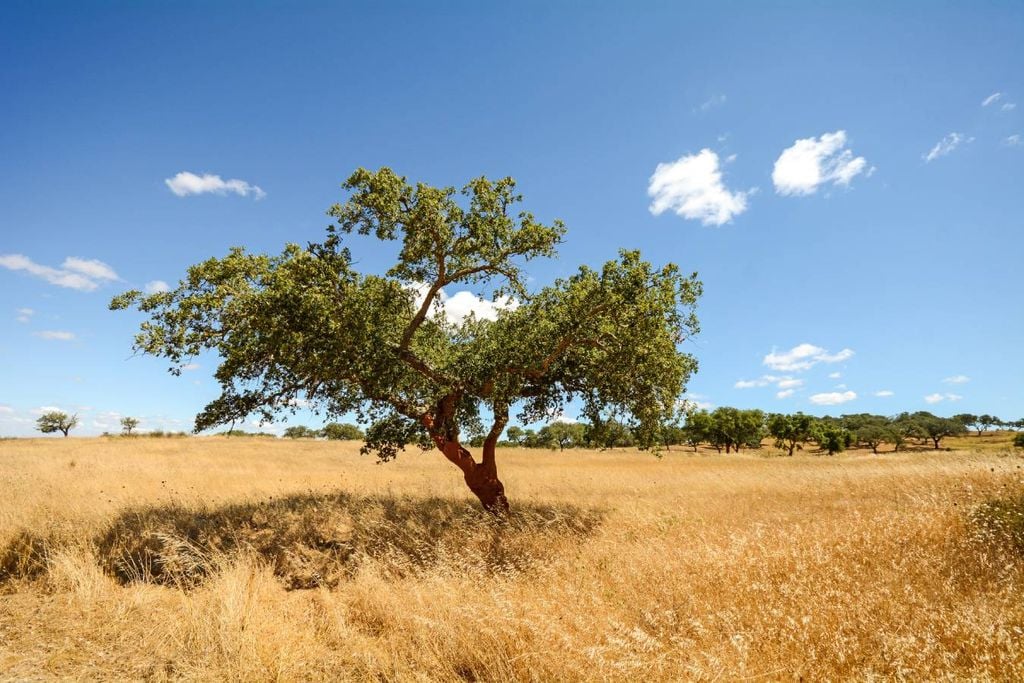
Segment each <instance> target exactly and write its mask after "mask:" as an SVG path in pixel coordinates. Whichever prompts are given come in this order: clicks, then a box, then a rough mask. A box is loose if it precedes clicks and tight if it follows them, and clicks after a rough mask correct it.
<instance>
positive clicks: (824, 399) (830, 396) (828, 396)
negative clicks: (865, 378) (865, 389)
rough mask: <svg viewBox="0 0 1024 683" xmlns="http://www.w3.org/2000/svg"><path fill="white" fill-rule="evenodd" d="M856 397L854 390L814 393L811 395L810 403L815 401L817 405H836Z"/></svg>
mask: <svg viewBox="0 0 1024 683" xmlns="http://www.w3.org/2000/svg"><path fill="white" fill-rule="evenodd" d="M855 398H857V394H856V392H853V391H844V392H841V393H840V392H838V391H832V392H828V393H824V394H814V395H813V396H811V403H815V404H817V405H819V406H836V405H839V404H841V403H846V402H847V401H852V400H853V399H855Z"/></svg>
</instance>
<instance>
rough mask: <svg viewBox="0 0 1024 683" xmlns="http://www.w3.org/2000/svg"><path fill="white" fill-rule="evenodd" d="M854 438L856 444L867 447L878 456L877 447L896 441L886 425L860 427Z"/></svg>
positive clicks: (892, 432) (892, 431)
mask: <svg viewBox="0 0 1024 683" xmlns="http://www.w3.org/2000/svg"><path fill="white" fill-rule="evenodd" d="M854 438H855V439H856V440H857V443H859V444H861V445H864V446H867V447H868V448H870V449H871V452H872V453H874V454H875V455H878V447H879V446H881V445H882V444H883V443H894V442H895V441H896V436H895V431H894V430H893V428H892V427H890V426H889V425H887V424H877V423H873V424H865V425H863V426H861V427H860V428H859V429H858V430H857V431H856V433H855V434H854Z"/></svg>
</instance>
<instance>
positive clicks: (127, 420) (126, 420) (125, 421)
mask: <svg viewBox="0 0 1024 683" xmlns="http://www.w3.org/2000/svg"><path fill="white" fill-rule="evenodd" d="M138 426H139V421H138V420H137V419H135V418H134V417H122V418H121V433H122V434H124V435H125V436H131V434H132V430H134V429H135V428H136V427H138Z"/></svg>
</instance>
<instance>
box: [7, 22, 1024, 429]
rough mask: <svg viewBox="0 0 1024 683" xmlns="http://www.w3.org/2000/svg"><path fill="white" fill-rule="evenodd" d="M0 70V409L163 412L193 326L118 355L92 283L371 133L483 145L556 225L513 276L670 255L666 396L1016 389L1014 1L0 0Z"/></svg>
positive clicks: (293, 211) (849, 401)
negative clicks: (552, 249) (685, 329)
mask: <svg viewBox="0 0 1024 683" xmlns="http://www.w3.org/2000/svg"><path fill="white" fill-rule="evenodd" d="M488 5H490V6H488ZM0 93H3V95H2V99H0V102H2V105H3V106H0V266H2V267H0V357H2V359H3V362H2V363H0V434H29V433H31V430H32V422H33V420H34V418H35V417H36V415H37V414H38V411H39V410H40V409H41V408H43V407H47V406H54V407H60V408H62V409H65V410H69V411H77V412H78V413H80V415H81V417H82V420H83V427H82V428H81V429H80V430H79V433H80V434H90V433H98V432H101V431H104V430H107V429H109V430H114V431H116V429H117V425H116V422H117V420H116V418H117V416H118V415H135V416H140V417H141V418H142V420H143V427H144V428H172V429H187V428H189V427H190V424H191V419H192V417H193V415H194V414H195V413H196V412H197V411H198V410H199V409H200V408H201V407H202V406H203V405H204V404H205V402H207V401H208V400H210V399H211V398H213V397H214V396H215V395H216V393H217V387H216V384H215V383H214V382H213V381H212V379H211V377H210V374H211V372H212V370H213V368H214V366H215V363H216V359H215V358H201V359H199V360H198V366H199V367H197V368H196V369H194V370H192V371H189V372H186V373H184V374H183V375H182V376H181V377H173V376H171V375H169V374H168V373H167V372H166V370H165V366H164V365H163V364H161V363H160V362H159V361H157V360H155V359H151V358H142V357H131V350H130V347H131V339H132V335H133V333H134V330H135V328H136V327H137V325H138V322H139V321H140V318H139V317H138V316H137V315H135V314H133V313H123V312H122V313H111V312H109V311H108V310H107V304H108V302H109V300H110V297H111V296H112V295H113V294H115V293H117V292H120V291H122V290H124V289H127V288H131V287H139V288H141V287H144V286H146V285H147V283H153V282H155V281H164V282H168V283H172V284H173V283H174V282H176V281H177V279H178V278H179V277H180V276H181V275H182V273H183V272H184V269H185V268H186V267H187V266H188V265H190V264H192V263H195V262H198V261H200V260H203V259H205V258H208V257H210V256H214V255H223V254H224V253H225V252H226V250H227V248H228V247H229V246H232V245H245V246H246V247H248V248H249V249H251V250H255V251H271V252H277V251H279V250H280V248H281V246H282V245H283V244H284V243H285V242H288V241H291V242H298V243H305V242H307V241H310V240H318V239H320V237H321V236H322V235H323V229H324V227H325V226H326V225H327V224H328V222H329V221H328V219H327V217H326V216H325V215H324V212H325V210H326V209H327V207H328V206H329V205H330V204H332V203H334V202H336V201H339V200H340V199H342V198H343V195H342V193H341V191H340V189H339V184H340V183H341V182H342V181H343V180H344V179H345V178H346V177H347V175H348V174H349V173H350V172H351V171H352V170H353V169H355V168H356V167H358V166H364V167H369V168H376V167H379V166H382V165H387V166H390V167H392V168H394V169H395V170H396V171H398V172H399V173H402V174H404V175H407V176H408V177H409V178H410V179H412V180H423V181H426V182H430V183H432V184H440V185H448V184H452V185H461V184H463V183H464V182H465V181H467V180H468V179H470V178H472V177H475V176H478V175H481V174H486V175H488V176H492V177H500V176H505V175H511V176H513V177H515V178H516V179H517V180H518V182H519V187H520V189H521V191H522V192H523V194H524V195H525V198H526V208H528V209H529V210H531V211H533V212H534V213H535V214H536V215H537V217H538V218H540V219H542V220H551V219H554V218H561V219H563V220H564V221H565V222H566V223H567V225H568V228H569V232H568V235H567V239H566V242H565V244H564V245H563V247H562V249H561V252H560V257H559V258H558V259H557V260H555V261H550V262H547V263H539V262H534V263H532V264H531V265H530V268H529V272H530V275H531V276H532V277H533V278H535V281H536V282H537V283H538V284H542V283H545V282H548V281H550V280H552V279H553V278H555V277H558V276H561V275H566V274H568V273H570V272H573V271H575V269H576V268H577V267H578V266H579V265H580V264H583V263H587V264H590V265H596V264H600V263H602V262H603V261H605V260H607V259H609V258H612V257H614V255H615V254H616V251H617V249H618V248H620V247H630V248H640V249H641V250H642V251H643V252H644V254H645V255H646V256H647V257H648V258H649V259H651V260H653V261H656V262H662V261H667V260H671V261H674V262H676V263H678V264H679V265H680V266H681V267H682V268H683V269H684V270H685V271H690V270H696V271H698V272H699V273H700V277H701V279H702V280H703V282H704V285H705V295H704V297H703V299H702V300H701V302H700V305H699V310H698V312H699V317H700V319H701V324H702V328H703V329H702V332H701V334H700V336H699V337H698V338H696V339H693V340H692V341H689V342H687V343H686V349H687V350H688V351H690V352H692V353H694V354H695V355H696V356H697V358H698V359H699V361H700V364H701V367H700V371H699V372H698V373H697V375H696V376H695V377H694V378H693V379H692V381H691V382H690V386H689V392H690V394H691V396H692V397H693V398H695V399H696V400H698V401H700V402H704V403H708V404H713V405H735V406H739V407H758V408H763V409H765V410H771V411H787V412H788V411H796V410H803V411H805V412H812V413H816V414H825V413H831V414H838V413H845V412H862V411H868V412H876V413H883V414H889V413H895V412H899V411H902V410H920V409H928V410H932V411H934V412H936V413H939V414H953V413H957V412H976V413H980V412H989V413H994V414H997V415H999V416H1000V417H1003V418H1004V419H1018V418H1021V417H1024V392H1022V391H1021V387H1022V386H1024V364H1022V361H1021V351H1020V350H1021V349H1022V348H1024V299H1022V297H1021V294H1022V292H1024V285H1022V280H1021V263H1022V261H1021V259H1022V256H1024V230H1022V222H1024V221H1022V218H1021V217H1022V215H1024V191H1022V188H1024V5H1022V4H1021V3H1012V2H1004V3H982V2H976V3H966V2H965V3H960V4H952V3H934V2H928V3H925V2H920V3H912V2H906V3H881V2H878V3H859V4H857V5H854V4H853V3H847V4H843V5H839V4H838V3H816V4H812V3H799V2H788V3H779V4H769V3H707V4H702V3H686V4H684V3H670V2H657V3H653V2H652V3H579V2H574V3H569V2H536V3H533V2H527V3H505V4H502V5H497V4H496V3H469V2H464V3H463V2H449V3H360V4H357V3H352V4H347V5H341V4H328V3H316V4H305V5H303V4H285V3H248V2H246V3H243V2H230V3H229V2H218V3H206V2H204V3H173V4H172V3H160V4H156V3H128V2H124V3H117V2H102V3H48V2H5V3H3V4H0ZM1018 103H1019V104H1020V106H1019V107H1018V106H1016V105H1017V104H1018ZM179 174H193V175H179ZM204 176H209V177H205V179H204ZM213 176H217V177H216V178H215V177H213ZM229 181H236V182H229ZM172 190H177V193H176V192H175V191H172ZM202 190H205V191H202ZM387 255H388V250H386V249H381V248H376V247H374V245H372V244H369V243H364V244H360V245H359V250H358V252H357V254H356V256H357V257H358V258H359V259H360V263H361V265H362V266H363V267H365V268H366V269H369V270H383V269H385V268H386V267H387V265H388V262H387ZM449 294H450V295H454V294H455V292H450V293H449ZM880 392H890V395H879V393H880ZM298 421H299V422H305V423H308V424H317V421H316V420H314V419H312V418H308V417H307V416H300V417H299V419H298Z"/></svg>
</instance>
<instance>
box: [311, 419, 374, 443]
mask: <svg viewBox="0 0 1024 683" xmlns="http://www.w3.org/2000/svg"><path fill="white" fill-rule="evenodd" d="M320 434H321V435H322V436H323V437H324V438H325V439H328V440H330V441H361V440H362V439H363V438H364V437H365V436H366V434H365V433H363V430H362V429H360V428H359V427H357V426H356V425H354V424H349V423H347V422H345V423H338V422H328V423H327V424H325V425H324V427H323V429H321V430H320Z"/></svg>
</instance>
